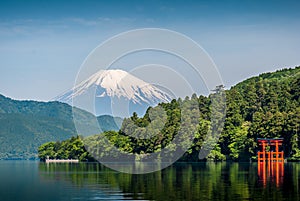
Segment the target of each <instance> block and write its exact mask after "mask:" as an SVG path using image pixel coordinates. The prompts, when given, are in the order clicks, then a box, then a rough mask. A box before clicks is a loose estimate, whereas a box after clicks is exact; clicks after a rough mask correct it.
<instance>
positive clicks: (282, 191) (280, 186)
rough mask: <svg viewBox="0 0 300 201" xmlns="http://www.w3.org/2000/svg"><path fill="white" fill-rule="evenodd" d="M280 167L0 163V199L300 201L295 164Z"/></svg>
mask: <svg viewBox="0 0 300 201" xmlns="http://www.w3.org/2000/svg"><path fill="white" fill-rule="evenodd" d="M282 167H283V168H282V169H280V172H275V173H274V171H273V172H272V171H271V172H268V168H265V169H261V170H259V169H258V165H257V163H251V164H249V163H188V164H186V163H177V164H174V165H172V166H170V167H168V168H166V169H164V170H162V171H159V172H155V173H150V174H144V175H131V174H125V173H119V172H116V171H113V170H110V169H108V168H106V167H104V166H102V165H100V164H96V163H88V164H86V163H79V164H48V165H47V164H45V163H40V162H33V161H0V200H1V201H10V200H12V201H14V200H20V201H42V200H51V201H65V200H75V201H76V200H172V201H176V200H226V201H231V200H264V201H265V200H280V201H281V200H300V198H299V197H300V194H299V193H300V190H299V189H300V186H299V183H300V163H286V164H283V166H282ZM262 170H263V171H266V174H262V172H261V171H262ZM270 170H271V169H270Z"/></svg>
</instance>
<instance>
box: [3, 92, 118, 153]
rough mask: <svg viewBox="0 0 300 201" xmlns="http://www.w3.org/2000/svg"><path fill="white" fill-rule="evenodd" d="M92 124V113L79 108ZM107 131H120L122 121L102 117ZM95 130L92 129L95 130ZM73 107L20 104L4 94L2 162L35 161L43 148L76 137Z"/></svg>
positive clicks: (57, 104) (52, 104)
mask: <svg viewBox="0 0 300 201" xmlns="http://www.w3.org/2000/svg"><path fill="white" fill-rule="evenodd" d="M74 109H75V110H77V111H78V114H80V115H81V116H82V119H83V120H85V123H87V125H88V121H89V119H92V118H95V117H94V116H93V115H92V114H90V113H88V112H85V111H83V110H80V109H76V108H74ZM97 118H98V122H99V125H100V127H101V128H102V130H103V131H106V130H118V129H119V127H120V126H118V124H119V125H120V124H121V122H122V119H121V118H113V117H111V116H108V115H104V116H99V117H97ZM91 129H92V128H91ZM76 135H77V132H76V129H75V126H74V123H73V114H72V107H71V106H69V105H67V104H65V103H60V102H37V101H17V100H12V99H10V98H7V97H4V96H2V95H0V159H30V158H32V159H34V158H36V157H37V149H38V147H39V146H40V145H42V144H43V143H45V142H49V141H60V140H66V139H69V138H70V137H72V136H76Z"/></svg>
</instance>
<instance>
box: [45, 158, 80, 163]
mask: <svg viewBox="0 0 300 201" xmlns="http://www.w3.org/2000/svg"><path fill="white" fill-rule="evenodd" d="M45 162H46V163H79V160H78V159H48V158H47V159H46V160H45Z"/></svg>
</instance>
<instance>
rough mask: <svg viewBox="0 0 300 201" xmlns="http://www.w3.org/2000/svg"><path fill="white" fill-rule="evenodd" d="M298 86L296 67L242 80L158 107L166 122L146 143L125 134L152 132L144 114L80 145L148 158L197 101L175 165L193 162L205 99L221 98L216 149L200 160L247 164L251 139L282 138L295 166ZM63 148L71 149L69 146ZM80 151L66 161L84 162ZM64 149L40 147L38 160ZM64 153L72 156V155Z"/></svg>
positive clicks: (206, 117)
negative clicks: (190, 137) (186, 143)
mask: <svg viewBox="0 0 300 201" xmlns="http://www.w3.org/2000/svg"><path fill="white" fill-rule="evenodd" d="M299 86H300V67H296V68H293V69H283V70H280V71H276V72H273V73H264V74H261V75H259V76H257V77H252V78H250V79H247V80H245V81H243V82H241V83H239V84H237V85H236V86H234V87H232V88H231V89H229V90H223V89H222V87H219V89H218V90H217V91H215V92H213V93H212V94H210V95H209V97H205V96H200V97H197V96H196V95H195V94H194V95H192V96H191V98H189V97H186V98H185V99H184V100H181V99H178V100H173V101H171V102H170V103H161V104H159V107H163V108H164V110H165V111H166V114H167V117H166V119H167V120H166V123H165V125H164V127H163V129H161V130H160V131H159V133H158V134H157V135H155V136H154V137H151V138H150V139H137V138H134V137H132V136H128V135H127V134H126V133H131V134H133V135H141V136H142V135H144V134H145V133H147V132H152V131H150V130H149V129H143V128H146V127H147V125H149V124H150V123H151V120H150V118H149V110H148V111H147V112H146V114H145V115H144V116H143V117H138V116H137V115H136V114H133V116H132V117H130V118H129V119H124V121H123V124H122V128H121V129H120V130H119V132H113V131H112V132H105V133H103V134H99V135H95V136H91V137H88V138H84V141H85V142H86V143H87V144H88V146H89V150H93V149H97V146H99V145H101V147H102V150H105V147H107V152H106V151H104V152H102V153H98V154H100V155H103V156H105V154H107V153H109V151H110V147H109V146H108V145H107V144H105V143H104V141H103V136H106V137H107V138H108V139H109V140H110V143H112V144H113V145H115V146H116V147H118V148H119V150H121V151H124V152H127V153H132V154H144V155H145V156H147V154H148V153H153V152H159V151H160V150H161V149H163V148H164V147H166V146H168V144H169V143H171V141H172V140H173V139H174V138H175V136H176V135H177V134H178V131H179V129H180V121H181V106H182V105H184V104H185V103H186V102H191V101H197V103H198V105H199V111H200V117H199V119H198V120H197V121H199V124H198V127H197V132H196V133H195V134H194V141H193V144H192V146H191V147H190V149H189V150H188V151H187V152H186V153H185V154H184V156H183V157H182V158H181V159H180V160H182V161H198V160H199V158H198V154H199V150H200V149H201V147H203V145H205V144H207V143H210V142H209V141H207V140H206V141H204V139H209V138H206V136H207V135H210V132H211V129H212V127H211V126H212V124H211V120H210V116H211V115H210V114H211V112H212V111H211V105H212V102H211V100H212V99H211V97H212V96H217V95H218V94H220V93H226V119H225V123H224V130H223V131H222V133H221V136H220V138H219V140H218V143H217V144H214V149H213V150H212V151H211V152H210V153H209V154H208V155H207V156H206V159H208V160H226V159H227V160H235V161H237V160H239V161H240V160H245V161H249V158H255V156H256V151H257V142H256V141H257V138H276V137H282V138H284V151H285V157H287V158H289V159H291V160H299V159H300V150H299V147H300V146H299V145H300V141H299V140H298V139H299V129H300V128H299V125H300V104H299V103H300V100H299V94H300V93H299ZM137 127H139V128H137ZM135 132H136V133H135ZM68 142H69V144H72V141H68ZM69 146H70V145H69ZM174 146H176V145H174ZM177 146H178V145H177ZM75 147H76V146H75ZM81 147H82V149H81V152H78V154H77V155H76V154H75V155H74V154H73V155H72V158H74V157H75V158H82V159H83V158H84V159H86V157H82V155H83V154H84V156H87V155H88V154H87V153H86V149H85V148H84V147H83V144H81ZM64 149H66V147H65V146H64V145H63V144H62V143H60V144H59V143H58V144H56V145H54V144H53V143H52V144H49V143H48V144H45V145H43V147H40V150H39V154H40V158H41V159H44V157H45V156H46V155H49V156H50V157H52V158H54V157H56V156H57V152H59V150H64ZM175 149H176V147H175ZM49 150H51V152H50V151H49ZM69 152H70V153H74V152H73V151H72V150H69ZM64 157H69V158H70V157H71V156H70V155H66V156H64ZM116 157H117V156H116Z"/></svg>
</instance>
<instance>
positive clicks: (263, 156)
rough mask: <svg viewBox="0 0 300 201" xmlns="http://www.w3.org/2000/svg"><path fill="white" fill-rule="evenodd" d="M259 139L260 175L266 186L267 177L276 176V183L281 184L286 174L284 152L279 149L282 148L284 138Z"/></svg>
mask: <svg viewBox="0 0 300 201" xmlns="http://www.w3.org/2000/svg"><path fill="white" fill-rule="evenodd" d="M257 141H258V145H259V148H260V151H258V152H257V162H258V166H257V171H258V175H259V177H260V179H261V181H262V182H263V184H264V186H265V185H266V183H267V180H268V179H267V178H274V179H275V180H273V181H276V185H277V186H279V185H280V183H282V182H283V175H284V165H283V164H284V158H283V154H284V153H283V151H279V149H282V148H281V146H282V143H283V138H274V139H268V138H258V139H257ZM266 166H267V167H268V168H266ZM267 176H268V177H267ZM271 181H272V179H271Z"/></svg>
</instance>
